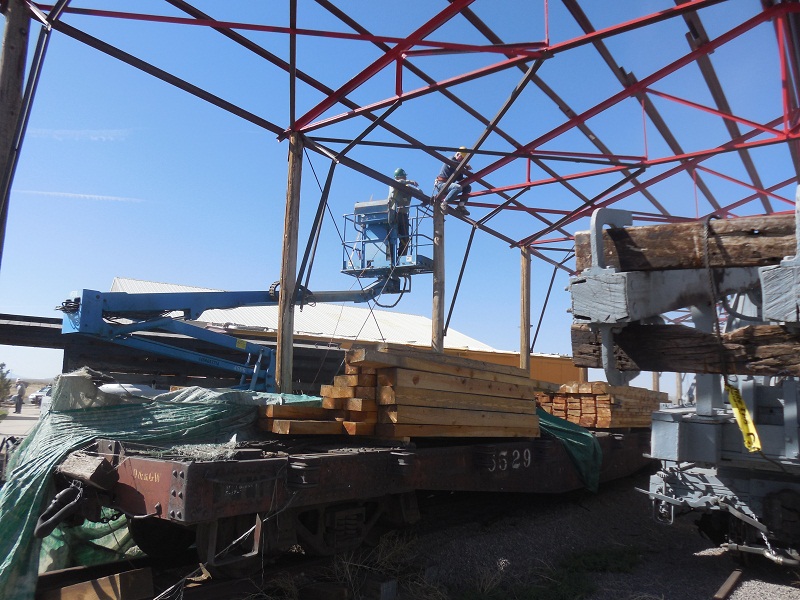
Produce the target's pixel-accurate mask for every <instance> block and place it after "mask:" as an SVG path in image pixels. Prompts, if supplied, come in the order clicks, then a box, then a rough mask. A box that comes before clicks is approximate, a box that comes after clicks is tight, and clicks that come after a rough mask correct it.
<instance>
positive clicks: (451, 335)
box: [111, 277, 497, 352]
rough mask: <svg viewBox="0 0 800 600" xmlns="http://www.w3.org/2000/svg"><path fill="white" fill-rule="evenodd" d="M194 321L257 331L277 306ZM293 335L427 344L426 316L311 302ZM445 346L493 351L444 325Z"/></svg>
mask: <svg viewBox="0 0 800 600" xmlns="http://www.w3.org/2000/svg"><path fill="white" fill-rule="evenodd" d="M111 291H112V292H127V293H129V294H141V293H154V292H216V291H222V290H213V289H209V288H200V287H193V286H188V285H177V284H173V283H157V282H154V281H141V280H138V279H126V278H123V277H115V278H114V282H113V283H112V285H111ZM198 321H200V322H203V323H208V324H210V325H217V326H225V325H235V326H237V327H239V328H252V329H256V330H260V331H277V328H278V307H277V306H253V307H242V308H232V309H225V310H218V309H214V310H207V311H205V312H204V313H203V314H202V315H201V316H200V318H199V319H198ZM294 333H295V335H302V336H312V337H316V338H320V339H322V340H325V341H328V340H331V339H340V340H342V339H343V340H354V341H355V340H360V341H370V342H389V343H395V344H416V345H430V341H431V320H430V319H428V318H427V317H421V316H419V315H410V314H405V313H399V312H390V311H385V310H370V309H369V308H363V307H360V306H352V305H350V304H322V303H320V304H316V305H313V306H308V305H307V306H304V307H303V308H302V310H301V309H300V308H295V313H294ZM444 344H445V346H446V347H447V348H454V349H455V348H458V349H469V350H482V351H485V352H497V350H495V349H494V348H492V347H491V346H488V345H486V344H484V343H482V342H479V341H478V340H476V339H473V338H471V337H469V336H467V335H464V334H462V333H459V332H458V331H455V330H454V329H452V328H448V330H447V335H446V336H445V338H444Z"/></svg>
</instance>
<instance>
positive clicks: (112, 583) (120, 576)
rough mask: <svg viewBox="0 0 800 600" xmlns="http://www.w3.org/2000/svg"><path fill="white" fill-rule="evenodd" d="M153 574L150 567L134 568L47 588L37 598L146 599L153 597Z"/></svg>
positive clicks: (58, 599)
mask: <svg viewBox="0 0 800 600" xmlns="http://www.w3.org/2000/svg"><path fill="white" fill-rule="evenodd" d="M153 595H154V591H153V574H152V571H151V570H150V568H149V567H147V568H144V569H134V570H133V571H125V572H124V573H117V574H115V575H109V576H108V577H102V578H100V579H94V580H92V581H83V582H81V583H76V584H73V585H68V586H66V587H63V588H59V589H55V590H47V591H44V592H41V593H39V594H37V595H36V598H37V600H144V599H145V598H152V597H153Z"/></svg>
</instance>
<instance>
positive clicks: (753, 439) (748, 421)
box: [725, 383, 761, 452]
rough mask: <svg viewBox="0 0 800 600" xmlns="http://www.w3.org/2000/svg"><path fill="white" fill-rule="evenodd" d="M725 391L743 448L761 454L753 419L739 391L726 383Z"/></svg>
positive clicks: (759, 441)
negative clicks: (739, 431) (740, 433)
mask: <svg viewBox="0 0 800 600" xmlns="http://www.w3.org/2000/svg"><path fill="white" fill-rule="evenodd" d="M725 390H726V391H727V392H728V400H729V401H730V403H731V406H732V407H733V416H734V417H736V423H738V425H739V429H740V430H741V432H742V437H743V438H744V446H745V448H747V450H748V451H749V452H761V440H760V439H758V432H757V431H756V424H755V423H753V417H752V416H751V415H750V412H749V411H748V410H747V406H746V405H745V403H744V400H742V395H741V394H740V393H739V390H737V389H736V388H735V387H733V386H732V385H730V384H728V383H726V384H725Z"/></svg>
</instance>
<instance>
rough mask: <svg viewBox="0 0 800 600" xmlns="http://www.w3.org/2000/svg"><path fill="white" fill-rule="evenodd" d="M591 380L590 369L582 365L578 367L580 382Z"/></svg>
mask: <svg viewBox="0 0 800 600" xmlns="http://www.w3.org/2000/svg"><path fill="white" fill-rule="evenodd" d="M588 381H589V369H587V368H586V367H581V368H579V369H578V383H587V382H588Z"/></svg>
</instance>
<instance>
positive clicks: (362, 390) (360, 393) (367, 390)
mask: <svg viewBox="0 0 800 600" xmlns="http://www.w3.org/2000/svg"><path fill="white" fill-rule="evenodd" d="M353 393H354V394H355V396H354V397H355V398H363V399H365V400H375V399H376V398H377V397H378V389H377V388H376V387H375V386H372V387H365V386H360V385H359V386H356V387H354V388H353Z"/></svg>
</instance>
